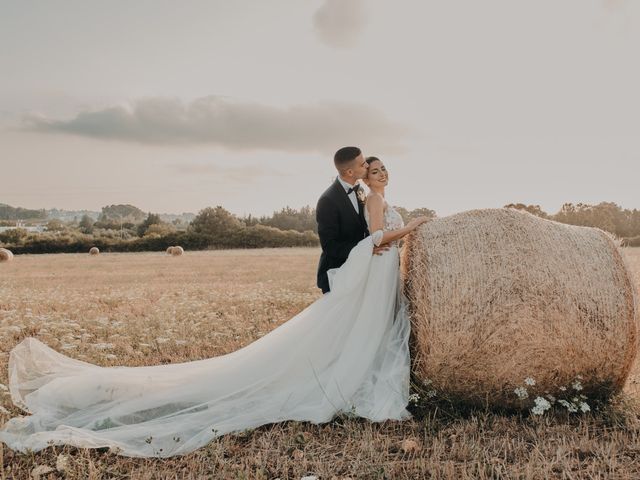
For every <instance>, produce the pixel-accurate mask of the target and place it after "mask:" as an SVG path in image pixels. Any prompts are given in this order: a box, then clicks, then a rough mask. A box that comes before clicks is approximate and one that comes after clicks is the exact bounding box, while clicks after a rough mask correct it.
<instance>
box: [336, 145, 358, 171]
mask: <svg viewBox="0 0 640 480" xmlns="http://www.w3.org/2000/svg"><path fill="white" fill-rule="evenodd" d="M361 153H362V150H360V149H359V148H358V147H342V148H341V149H340V150H338V151H337V152H336V153H335V155H334V156H333V163H334V165H335V166H336V168H337V169H338V171H339V172H341V171H342V170H344V169H345V168H349V167H350V165H349V164H350V163H351V162H353V161H354V160H355V159H356V157H357V156H358V155H360V154H361Z"/></svg>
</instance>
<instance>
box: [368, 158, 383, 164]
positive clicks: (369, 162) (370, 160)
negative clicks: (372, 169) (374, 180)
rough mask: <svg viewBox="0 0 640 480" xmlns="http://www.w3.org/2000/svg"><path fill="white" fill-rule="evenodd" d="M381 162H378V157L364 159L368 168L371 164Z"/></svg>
mask: <svg viewBox="0 0 640 480" xmlns="http://www.w3.org/2000/svg"><path fill="white" fill-rule="evenodd" d="M381 161H382V160H380V159H379V158H378V157H367V158H366V162H367V165H369V166H371V164H372V163H373V162H381Z"/></svg>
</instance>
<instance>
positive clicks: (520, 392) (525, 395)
mask: <svg viewBox="0 0 640 480" xmlns="http://www.w3.org/2000/svg"><path fill="white" fill-rule="evenodd" d="M513 393H515V394H516V395H517V396H518V398H519V399H520V400H524V399H525V398H528V397H529V392H527V389H526V388H524V387H518V388H516V389H515V390H514V391H513Z"/></svg>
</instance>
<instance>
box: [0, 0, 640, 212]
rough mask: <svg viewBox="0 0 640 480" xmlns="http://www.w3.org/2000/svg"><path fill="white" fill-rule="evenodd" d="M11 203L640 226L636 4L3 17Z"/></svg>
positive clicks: (309, 6) (150, 10)
mask: <svg viewBox="0 0 640 480" xmlns="http://www.w3.org/2000/svg"><path fill="white" fill-rule="evenodd" d="M0 8H1V12H2V13H1V15H0V167H1V170H0V203H8V204H10V205H14V206H23V207H28V208H53V207H57V208H65V209H85V208H86V209H93V210H99V209H100V208H101V207H102V206H105V205H108V204H114V203H131V204H134V205H136V206H138V207H140V208H142V209H143V210H145V211H153V212H167V213H179V212H184V211H192V212H197V211H198V210H200V209H202V208H204V207H206V206H215V205H223V206H224V207H226V208H227V209H229V210H231V211H232V212H234V213H237V214H241V215H242V214H248V213H252V214H268V213H271V212H272V211H273V210H276V209H279V208H281V207H283V206H285V205H289V206H292V207H296V208H297V207H301V206H303V205H314V206H315V203H316V201H317V198H318V196H319V195H320V194H321V193H322V191H323V190H324V189H325V188H326V187H327V186H328V184H329V183H330V182H331V181H332V179H333V177H335V174H336V172H335V169H334V167H333V162H332V156H333V152H334V151H335V150H336V149H337V148H339V147H341V146H343V145H350V144H352V145H358V146H361V147H362V148H363V150H364V153H365V154H366V155H376V156H379V157H381V158H382V159H383V161H385V163H386V164H387V166H388V168H389V171H390V174H391V182H390V185H389V187H388V195H387V196H388V198H389V200H390V201H391V203H393V204H396V205H402V206H405V207H407V208H410V209H411V208H417V207H428V208H432V209H435V210H436V211H437V212H438V214H439V215H447V214H451V213H454V212H458V211H462V210H468V209H473V208H481V207H501V206H503V205H504V204H506V203H510V202H523V203H534V204H540V205H541V206H542V207H543V208H544V209H545V210H546V211H548V212H550V213H554V212H556V211H557V210H558V209H559V208H560V207H561V205H562V203H564V202H587V203H597V202H600V201H613V202H617V203H619V204H621V205H622V206H624V207H627V208H640V2H637V1H634V0H628V1H625V0H535V1H532V0H526V1H525V0H482V1H478V0H441V1H432V0H415V1H414V0H398V1H393V2H390V1H388V0H308V1H301V0H270V1H268V2H266V1H255V0H253V1H246V0H234V1H212V0H206V1H191V0H189V1H185V2H169V1H158V0H153V1H131V0H123V1H119V0H111V1H109V2H98V1H87V0H81V1H59V2H40V1H29V0H21V1H3V0H0Z"/></svg>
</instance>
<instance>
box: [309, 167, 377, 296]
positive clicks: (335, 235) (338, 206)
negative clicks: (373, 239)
mask: <svg viewBox="0 0 640 480" xmlns="http://www.w3.org/2000/svg"><path fill="white" fill-rule="evenodd" d="M316 221H317V222H318V236H319V237H320V246H321V247H322V254H321V255H320V261H319V262H318V288H320V289H321V290H322V293H327V292H328V291H329V278H328V277H327V270H329V269H331V268H338V267H340V266H341V265H342V264H343V263H344V262H346V260H347V257H348V256H349V252H350V251H351V249H352V248H353V247H355V246H356V244H357V243H358V242H359V241H360V240H362V239H363V238H365V237H366V236H367V235H369V231H368V230H367V223H366V221H365V219H364V205H363V204H362V203H360V202H358V211H357V212H356V209H355V208H353V204H352V203H351V200H350V199H349V197H348V196H347V192H345V190H344V187H343V186H342V184H341V183H340V182H339V181H338V179H336V181H335V182H333V184H332V185H331V186H330V187H329V188H327V190H326V191H325V192H324V193H323V194H322V195H321V196H320V199H319V200H318V205H317V206H316Z"/></svg>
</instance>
